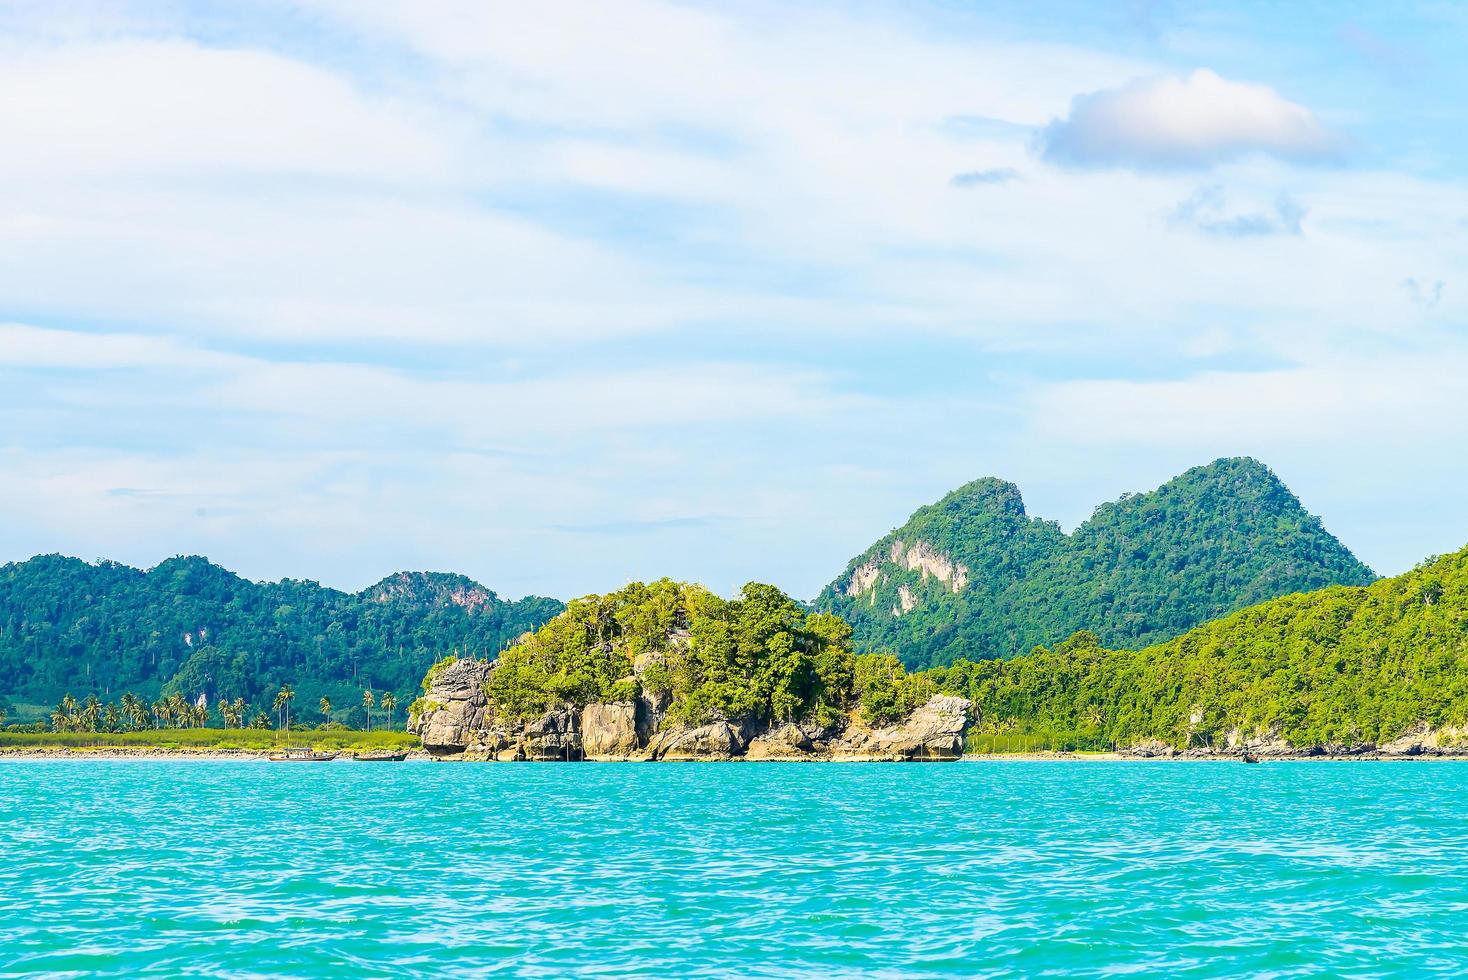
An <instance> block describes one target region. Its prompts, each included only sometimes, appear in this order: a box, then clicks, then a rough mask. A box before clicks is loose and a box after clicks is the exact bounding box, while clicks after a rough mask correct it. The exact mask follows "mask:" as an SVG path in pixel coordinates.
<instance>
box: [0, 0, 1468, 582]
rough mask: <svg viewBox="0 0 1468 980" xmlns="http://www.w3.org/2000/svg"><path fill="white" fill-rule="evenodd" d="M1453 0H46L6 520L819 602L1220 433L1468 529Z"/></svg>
mask: <svg viewBox="0 0 1468 980" xmlns="http://www.w3.org/2000/svg"><path fill="white" fill-rule="evenodd" d="M1465 43H1468V13H1465V12H1464V9H1463V8H1462V7H1460V6H1456V5H1451V4H1441V3H1422V4H1416V5H1414V4H1398V3H1393V4H1381V5H1379V6H1376V7H1372V6H1370V5H1365V4H1356V5H1339V4H1325V3H1320V4H1305V3H1300V4H1289V5H1280V4H1264V3H1258V4H1239V3H1230V4H1217V5H1208V4H1186V5H1185V4H1168V3H1162V2H1157V3H1144V2H1139V3H1116V4H1094V3H1063V4H1062V3H1049V4H1047V3H994V4H966V3H957V2H942V3H938V2H934V3H916V4H879V3H853V4H845V5H825V4H788V3H781V4H764V3H741V4H719V5H713V4H709V5H701V4H671V3H657V2H619V3H606V4H590V3H586V4H559V3H543V4H541V3H537V4H491V3H480V2H457V3H450V2H443V3H434V2H418V3H413V4H405V3H397V2H375V0H301V2H284V0H282V2H243V3H233V4H228V5H225V4H203V3H188V2H154V3H126V2H123V3H107V4H100V3H98V4H91V3H85V2H47V3H36V4H27V3H24V2H20V3H11V4H8V5H6V6H5V7H4V8H3V9H0V93H3V97H0V140H3V141H4V147H3V149H4V152H3V153H0V227H3V232H4V233H3V234H0V558H3V559H23V558H26V557H29V556H30V555H32V554H35V553H38V552H51V551H61V552H65V553H69V554H76V555H79V556H81V557H84V558H95V557H108V558H113V559H117V560H121V561H127V562H129V563H133V564H139V565H144V566H147V565H151V564H154V563H156V562H157V561H159V560H161V559H163V558H165V557H167V556H169V555H172V554H177V553H202V554H207V555H209V556H210V557H212V558H214V559H215V560H217V561H219V562H221V563H223V564H225V565H228V566H230V567H232V568H235V569H237V570H239V571H240V572H241V573H243V574H246V575H248V576H250V577H254V578H277V577H281V576H292V577H301V578H315V579H319V580H321V581H324V582H326V583H328V584H332V585H336V586H340V587H344V588H354V589H355V588H360V587H363V586H365V585H367V584H368V583H370V582H373V581H375V580H376V579H378V578H380V577H382V576H383V575H385V574H388V573H390V572H392V571H395V570H398V569H403V568H422V569H439V570H453V571H462V572H465V573H467V574H470V575H473V576H474V577H475V578H478V579H479V580H481V581H483V582H484V583H486V584H487V585H489V586H491V587H492V588H495V589H497V590H499V591H500V592H501V593H503V594H508V595H519V594H523V593H526V592H537V593H542V594H551V595H560V596H568V595H573V594H580V593H585V592H590V591H599V590H605V589H608V588H614V587H616V586H618V585H620V584H621V583H623V582H625V581H627V580H629V579H633V578H649V577H657V576H661V575H671V576H674V577H678V578H687V579H696V580H699V581H703V582H706V583H707V584H709V585H710V586H712V587H714V588H716V589H719V590H721V591H726V592H727V591H730V590H732V589H734V588H737V587H738V585H739V584H741V583H743V582H744V581H747V580H750V579H762V580H768V581H773V582H775V583H776V584H778V585H780V586H782V587H784V588H786V589H787V590H789V591H791V592H792V593H794V594H796V595H798V596H802V597H808V596H811V595H814V593H815V592H816V591H817V590H818V589H819V588H820V587H821V586H822V585H823V584H824V583H825V582H826V581H828V580H830V579H831V578H833V577H835V575H836V573H837V572H838V571H839V570H840V569H841V567H842V566H843V565H844V563H845V561H846V560H847V559H848V558H849V557H850V556H851V555H853V554H855V553H856V552H857V551H859V550H860V549H862V548H863V547H865V545H867V544H868V543H870V541H872V540H874V539H875V538H876V537H878V536H879V535H880V534H882V533H884V532H885V531H886V530H887V529H888V528H890V527H892V526H895V525H896V524H899V523H901V521H902V520H904V519H905V517H906V515H907V514H908V513H910V512H911V511H912V510H913V509H915V508H916V507H917V506H919V505H921V504H923V503H925V502H927V501H930V500H932V499H935V498H936V497H938V496H941V495H942V494H943V493H944V492H946V491H947V490H949V489H951V488H953V487H954V486H957V485H958V484H960V483H962V482H965V481H967V480H970V479H973V478H975V477H978V476H985V475H997V476H1001V477H1004V478H1006V479H1010V480H1013V481H1015V482H1016V483H1018V484H1019V485H1020V487H1021V488H1022V490H1023V491H1024V494H1025V499H1026V501H1027V504H1028V507H1029V510H1030V512H1031V513H1032V514H1035V515H1038V516H1043V517H1047V518H1054V519H1058V520H1060V521H1061V522H1062V523H1063V524H1065V525H1066V526H1067V527H1070V526H1073V525H1074V524H1076V523H1078V522H1079V521H1081V520H1083V519H1084V518H1085V517H1086V516H1087V515H1088V514H1089V513H1090V510H1091V508H1092V507H1093V506H1094V505H1095V504H1097V503H1099V502H1101V501H1103V500H1107V499H1111V498H1114V497H1115V496H1117V495H1118V494H1120V493H1122V492H1126V491H1135V490H1144V489H1149V488H1151V487H1153V486H1156V485H1157V484H1159V483H1161V482H1162V481H1164V480H1166V479H1167V478H1169V477H1170V476H1172V475H1175V474H1176V473H1178V472H1180V471H1182V470H1183V469H1185V468H1187V467H1188V466H1191V465H1195V464H1198V463H1203V462H1207V461H1209V460H1211V459H1213V458H1216V457H1218V456H1224V455H1240V454H1248V455H1253V456H1257V457H1258V458H1260V459H1263V460H1264V461H1265V462H1267V463H1269V464H1270V465H1271V466H1273V467H1274V468H1275V469H1276V471H1277V472H1279V474H1280V475H1281V476H1282V477H1283V478H1284V479H1285V480H1286V482H1288V483H1289V484H1290V486H1291V487H1292V488H1293V489H1295V491H1296V492H1297V493H1298V494H1299V495H1300V496H1301V498H1302V499H1303V501H1304V503H1305V505H1306V506H1307V507H1308V508H1309V509H1310V510H1311V511H1312V512H1314V513H1317V514H1320V515H1321V516H1322V517H1323V518H1324V519H1325V521H1326V524H1327V526H1328V527H1330V528H1331V529H1332V530H1333V531H1335V532H1336V533H1337V534H1338V535H1339V536H1340V537H1341V538H1342V539H1343V540H1344V541H1345V542H1346V543H1347V544H1348V545H1349V546H1350V547H1352V548H1353V549H1354V550H1356V551H1357V553H1358V554H1359V555H1360V556H1361V557H1362V558H1363V559H1364V560H1366V561H1367V562H1368V563H1370V564H1371V565H1373V567H1375V568H1377V569H1378V570H1379V571H1382V572H1385V573H1392V572H1397V571H1401V570H1404V569H1406V568H1409V567H1411V565H1412V564H1414V563H1415V562H1416V561H1418V560H1419V559H1421V558H1423V557H1425V556H1427V555H1429V554H1433V553H1439V552H1443V551H1448V550H1453V549H1456V548H1458V547H1461V546H1462V545H1463V544H1464V543H1465V542H1468V505H1465V503H1464V496H1463V493H1462V489H1461V488H1462V487H1463V486H1464V485H1465V484H1468V459H1465V457H1464V454H1463V453H1462V452H1461V451H1460V450H1461V447H1462V446H1463V445H1465V444H1468V395H1465V386H1464V383H1463V380H1462V379H1463V378H1464V377H1465V375H1468V336H1465V328H1464V323H1465V312H1468V301H1465V298H1464V297H1465V294H1468V290H1465V286H1464V282H1463V280H1462V276H1461V270H1462V269H1463V268H1465V259H1468V181H1465V166H1468V165H1465V163H1464V161H1465V160H1468V153H1465V149H1468V147H1465V146H1464V143H1465V141H1468V127H1465V126H1464V125H1463V123H1464V118H1463V110H1462V107H1461V93H1462V92H1463V91H1465V90H1468V67H1465V66H1464V63H1463V60H1462V58H1461V51H1462V50H1463V49H1464V47H1465Z"/></svg>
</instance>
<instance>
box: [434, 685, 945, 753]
mask: <svg viewBox="0 0 1468 980" xmlns="http://www.w3.org/2000/svg"><path fill="white" fill-rule="evenodd" d="M493 670H494V664H493V663H488V662H485V661H482V660H458V661H454V662H452V663H449V664H447V665H445V666H444V667H443V668H442V669H439V670H436V671H435V672H434V674H433V675H432V676H431V677H430V682H429V688H428V691H427V693H426V695H425V697H424V698H423V699H422V701H420V702H419V703H418V705H417V708H418V710H417V712H416V713H415V714H414V715H413V716H412V717H411V718H410V720H409V724H408V730H409V731H410V732H413V733H414V734H416V735H418V736H419V737H420V738H422V739H423V747H424V748H425V749H426V750H428V752H429V753H430V754H432V755H433V756H435V757H438V758H460V759H470V760H495V761H502V762H513V761H521V760H539V761H581V760H590V761H610V760H629V761H665V762H672V761H681V760H715V759H750V760H761V759H791V760H801V759H804V760H830V761H892V762H898V761H947V760H952V759H957V758H958V757H959V756H960V755H962V754H963V739H964V732H965V730H966V728H967V726H968V709H969V702H968V701H967V700H966V699H964V698H960V697H954V696H953V695H947V694H938V695H934V696H933V697H932V698H930V699H929V700H928V701H927V703H925V704H922V705H920V706H918V708H917V709H915V710H914V711H913V712H912V713H911V714H910V715H908V717H907V718H905V719H903V720H902V721H900V722H898V723H897V724H893V725H887V726H881V727H873V726H870V725H867V724H865V723H864V722H863V721H862V720H861V718H860V717H859V715H858V714H857V713H855V712H853V713H852V714H851V715H850V716H848V717H847V719H846V720H845V721H844V723H843V724H841V725H839V726H835V727H829V728H827V727H820V726H816V725H813V724H809V723H805V724H797V723H791V722H781V723H776V724H750V723H745V722H739V721H737V720H734V721H731V720H716V721H712V722H709V723H708V724H704V725H698V726H690V725H684V724H681V723H678V722H675V721H673V720H672V719H670V718H667V717H666V716H665V715H664V714H663V713H664V712H665V711H666V708H667V705H666V703H664V702H663V701H662V700H661V699H659V698H656V697H652V698H649V697H647V696H643V697H639V698H638V699H637V700H635V701H619V702H612V703H606V704H588V705H586V706H585V707H584V708H582V709H581V710H579V711H577V710H576V709H574V708H573V707H571V706H566V707H564V708H560V709H556V710H553V711H550V712H547V713H546V714H545V715H544V716H542V717H540V718H536V719H532V720H530V721H508V720H505V719H502V718H499V717H497V716H496V715H495V713H494V712H493V711H492V710H491V709H490V706H489V703H488V700H487V699H486V697H485V694H484V684H485V682H486V681H487V680H488V679H489V677H490V674H491V672H492V671H493Z"/></svg>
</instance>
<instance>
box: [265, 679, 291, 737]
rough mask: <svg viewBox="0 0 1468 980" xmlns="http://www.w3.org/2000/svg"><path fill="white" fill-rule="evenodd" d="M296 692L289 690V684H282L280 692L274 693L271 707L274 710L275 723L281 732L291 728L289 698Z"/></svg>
mask: <svg viewBox="0 0 1468 980" xmlns="http://www.w3.org/2000/svg"><path fill="white" fill-rule="evenodd" d="M295 696H296V692H295V691H292V690H291V686H290V685H289V684H282V685H281V686H280V690H279V691H276V692H275V700H274V701H272V702H271V703H272V705H273V706H274V708H275V723H276V725H277V726H278V727H279V728H280V729H281V730H288V729H289V728H290V727H291V698H293V697H295Z"/></svg>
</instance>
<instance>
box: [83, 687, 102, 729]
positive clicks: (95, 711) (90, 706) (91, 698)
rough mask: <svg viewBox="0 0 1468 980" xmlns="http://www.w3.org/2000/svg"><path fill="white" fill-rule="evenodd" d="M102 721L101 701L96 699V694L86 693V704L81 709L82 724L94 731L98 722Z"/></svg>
mask: <svg viewBox="0 0 1468 980" xmlns="http://www.w3.org/2000/svg"><path fill="white" fill-rule="evenodd" d="M101 721H102V702H101V701H98V700H97V695H95V694H88V695H87V706H86V707H85V708H83V709H82V725H83V726H84V727H85V728H86V730H87V731H89V732H95V731H96V730H97V726H98V724H100V723H101Z"/></svg>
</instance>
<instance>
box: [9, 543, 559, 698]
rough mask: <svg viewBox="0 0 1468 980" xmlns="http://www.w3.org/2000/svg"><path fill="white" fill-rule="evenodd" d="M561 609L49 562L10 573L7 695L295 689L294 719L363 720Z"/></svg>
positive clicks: (459, 595)
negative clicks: (438, 663) (379, 699)
mask: <svg viewBox="0 0 1468 980" xmlns="http://www.w3.org/2000/svg"><path fill="white" fill-rule="evenodd" d="M562 608H563V606H562V604H561V603H560V602H559V601H557V600H555V599H543V598H538V597H529V598H525V599H521V600H518V601H515V602H506V601H504V600H502V599H500V598H499V597H498V596H496V595H495V594H494V593H493V592H491V591H490V590H488V589H486V588H485V587H484V586H482V585H479V584H478V583H476V582H474V581H473V580H471V579H468V578H465V577H464V576H462V575H444V574H435V573H419V572H400V573H398V574H396V575H392V576H389V577H388V578H386V579H384V580H383V581H381V582H379V583H378V584H376V585H374V586H372V587H371V588H369V589H366V590H364V591H363V592H361V593H357V594H351V593H346V592H340V591H337V590H336V589H329V588H326V587H324V586H321V585H319V584H317V583H315V582H305V581H297V580H293V579H285V580H283V581H280V582H264V583H260V582H251V581H248V580H246V579H243V578H241V577H239V576H238V575H235V574H234V573H233V572H230V571H228V570H226V569H224V568H220V567H219V566H218V565H214V564H211V563H210V562H208V561H207V560H205V559H203V558H171V559H169V560H167V561H165V562H163V563H162V564H160V565H158V566H157V567H156V568H152V569H150V570H148V571H141V570H139V569H136V568H130V567H128V566H126V565H119V564H115V563H112V562H100V563H97V564H89V563H87V562H83V561H80V560H78V559H75V558H64V557H61V556H59V555H43V556H41V557H38V558H33V559H31V560H30V561H26V562H20V563H16V564H10V565H5V566H0V698H5V699H8V700H9V701H10V702H11V703H12V705H13V706H15V705H24V704H54V703H55V702H56V701H57V700H58V699H60V698H61V697H62V695H63V694H66V693H70V694H72V695H74V696H76V697H78V698H81V697H83V696H85V695H87V694H92V693H95V694H97V695H98V696H99V697H101V698H103V699H104V700H106V699H107V698H108V697H109V696H111V697H115V696H117V695H119V694H121V693H122V692H124V691H131V692H133V693H134V694H137V695H139V696H140V697H149V698H151V697H155V696H157V695H158V694H160V693H175V692H176V693H179V694H182V695H184V696H185V697H187V698H189V699H190V700H192V699H195V698H197V697H198V695H199V694H205V695H206V696H207V697H208V699H209V703H210V704H211V705H212V704H216V703H218V701H219V700H220V699H221V698H231V699H232V698H237V697H242V698H244V699H245V700H246V701H247V702H250V703H251V704H252V706H255V707H259V706H261V705H264V706H265V708H266V710H268V706H269V701H270V699H271V697H272V696H273V695H274V693H275V692H276V691H278V690H279V689H280V687H281V685H282V684H287V683H288V684H291V685H293V686H294V687H295V690H296V693H297V698H296V705H297V710H298V711H302V710H304V711H305V712H306V713H307V715H308V716H309V717H315V716H316V711H315V709H316V706H317V702H318V701H319V699H320V698H321V697H322V696H326V697H329V698H330V699H331V701H332V703H333V704H334V705H336V706H337V709H336V712H335V714H336V715H337V719H336V720H339V721H353V720H356V719H355V718H354V717H353V716H351V715H349V714H348V712H349V711H351V710H355V713H356V714H357V715H360V714H361V712H362V708H361V706H360V701H361V697H362V691H363V690H364V689H368V688H372V689H375V690H376V691H377V692H378V694H379V695H380V694H381V693H382V692H384V691H392V692H394V694H395V695H396V697H397V698H398V700H399V701H400V702H401V703H403V704H407V703H408V702H409V701H411V700H412V698H413V697H414V695H415V694H416V692H417V689H418V683H419V680H420V679H421V678H422V677H423V673H424V671H425V670H427V668H428V667H429V665H431V664H432V663H433V662H434V661H435V660H436V659H438V658H439V657H442V656H443V655H444V654H445V653H448V652H452V651H454V650H458V651H460V652H465V651H467V652H470V653H474V654H478V655H484V654H488V655H491V656H492V655H493V654H494V653H495V652H496V651H498V650H499V649H501V648H502V647H504V646H505V645H507V644H509V643H510V642H512V641H514V640H515V639H516V638H517V637H519V636H520V635H521V634H523V633H525V632H527V631H529V630H533V629H535V628H537V627H539V626H540V625H541V624H542V623H544V622H546V621H547V620H548V619H550V618H551V617H552V616H554V615H556V614H557V613H559V612H560V611H561V609H562ZM354 706H355V709H354ZM12 717H15V714H14V708H12Z"/></svg>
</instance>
